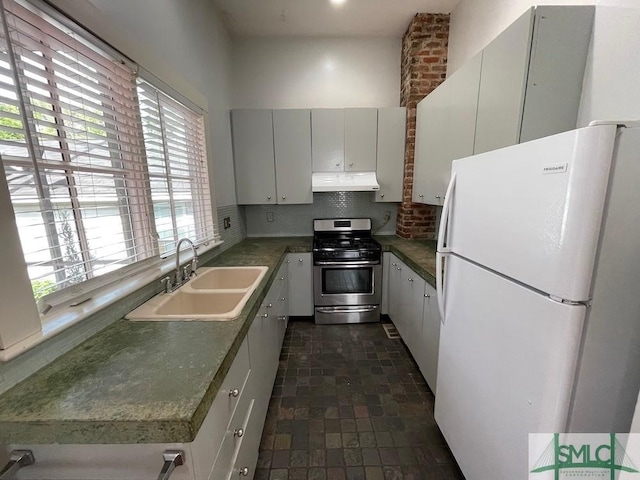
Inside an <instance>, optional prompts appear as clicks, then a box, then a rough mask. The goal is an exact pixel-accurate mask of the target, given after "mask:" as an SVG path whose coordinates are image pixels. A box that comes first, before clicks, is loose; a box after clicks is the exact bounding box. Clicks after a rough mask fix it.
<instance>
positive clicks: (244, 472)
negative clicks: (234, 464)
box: [240, 467, 249, 477]
mask: <svg viewBox="0 0 640 480" xmlns="http://www.w3.org/2000/svg"><path fill="white" fill-rule="evenodd" d="M240 476H241V477H248V476H249V467H244V468H241V469H240Z"/></svg>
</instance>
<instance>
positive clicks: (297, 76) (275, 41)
mask: <svg viewBox="0 0 640 480" xmlns="http://www.w3.org/2000/svg"><path fill="white" fill-rule="evenodd" d="M401 44H402V41H401V39H399V38H381V37H366V38H362V37H360V38H319V37H309V38H306V37H305V38H302V37H279V38H237V39H234V40H233V59H232V62H233V68H232V72H233V75H232V78H233V87H232V89H233V90H232V99H233V100H232V106H233V108H331V107H336V108H341V107H387V106H388V107H391V106H398V105H399V104H400V56H401V47H402V45H401Z"/></svg>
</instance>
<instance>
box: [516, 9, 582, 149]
mask: <svg viewBox="0 0 640 480" xmlns="http://www.w3.org/2000/svg"><path fill="white" fill-rule="evenodd" d="M594 14H595V7H593V6H586V5H579V6H544V7H536V13H535V19H534V28H533V32H534V37H533V41H532V46H531V61H530V64H529V71H528V75H527V87H526V93H525V100H524V111H523V117H522V129H521V131H520V143H522V142H528V141H530V140H535V139H537V138H542V137H546V136H549V135H554V134H556V133H561V132H566V131H567V130H572V129H574V128H576V123H577V118H578V109H579V107H580V97H581V93H582V82H583V79H584V70H585V65H586V62H587V54H588V51H589V41H590V39H591V31H592V29H593V17H594Z"/></svg>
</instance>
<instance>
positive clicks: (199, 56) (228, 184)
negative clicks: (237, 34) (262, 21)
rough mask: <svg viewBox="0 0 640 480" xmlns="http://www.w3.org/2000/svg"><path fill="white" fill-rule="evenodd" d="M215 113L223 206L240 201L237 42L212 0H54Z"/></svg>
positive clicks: (213, 136) (213, 134)
mask: <svg viewBox="0 0 640 480" xmlns="http://www.w3.org/2000/svg"><path fill="white" fill-rule="evenodd" d="M52 3H54V4H55V5H56V6H57V7H59V8H60V9H61V10H63V11H64V12H66V13H67V14H68V15H69V16H71V17H72V18H74V19H75V20H76V21H78V22H79V23H81V24H83V25H84V26H86V27H87V28H89V29H90V30H92V31H93V32H94V33H96V34H97V35H98V36H100V37H102V38H103V39H104V40H105V41H107V42H108V43H110V44H111V45H113V46H115V47H116V48H118V49H119V50H120V51H122V52H123V53H125V54H126V55H127V56H129V57H130V58H132V59H133V60H134V61H135V62H136V63H138V64H139V65H140V66H142V67H143V68H144V69H146V70H148V71H150V72H151V73H152V74H154V75H155V76H157V77H158V78H160V79H161V80H162V81H164V82H165V83H167V84H168V85H169V86H171V87H172V88H174V89H176V90H177V91H179V92H180V93H181V94H183V95H185V96H186V97H188V98H189V99H190V100H192V101H193V102H194V103H196V104H198V105H200V106H201V107H203V108H204V109H205V110H207V111H208V113H209V129H210V135H209V139H210V144H209V156H210V159H212V160H210V166H213V169H212V170H213V172H212V175H213V177H214V178H215V192H216V201H217V204H218V206H222V205H231V204H235V203H236V200H235V187H234V179H233V158H232V150H231V134H230V126H229V106H230V99H231V95H230V84H231V81H230V72H231V44H230V39H229V35H228V34H227V32H226V29H225V28H224V26H223V25H222V22H221V20H220V18H219V16H218V13H217V11H216V10H215V8H214V6H213V2H211V1H209V0H190V1H188V2H177V1H175V0H136V1H134V2H132V1H129V0H91V1H88V0H84V1H80V0H52Z"/></svg>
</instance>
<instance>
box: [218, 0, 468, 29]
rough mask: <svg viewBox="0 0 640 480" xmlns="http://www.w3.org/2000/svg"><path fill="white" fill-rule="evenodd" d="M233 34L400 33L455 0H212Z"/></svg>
mask: <svg viewBox="0 0 640 480" xmlns="http://www.w3.org/2000/svg"><path fill="white" fill-rule="evenodd" d="M213 2H214V3H215V4H216V5H217V6H218V9H219V10H220V12H221V13H222V18H223V21H224V22H225V25H226V26H227V28H228V29H229V32H230V33H231V35H233V36H284V35H292V36H385V37H401V36H402V34H403V33H404V31H405V30H406V28H407V25H408V24H409V21H410V20H411V18H412V17H413V16H414V15H415V14H416V13H418V12H420V13H449V12H451V10H453V8H454V7H455V6H456V4H457V3H458V2H459V0H346V1H345V2H344V3H343V4H342V5H339V6H337V5H333V4H332V3H331V2H330V0H213Z"/></svg>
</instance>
